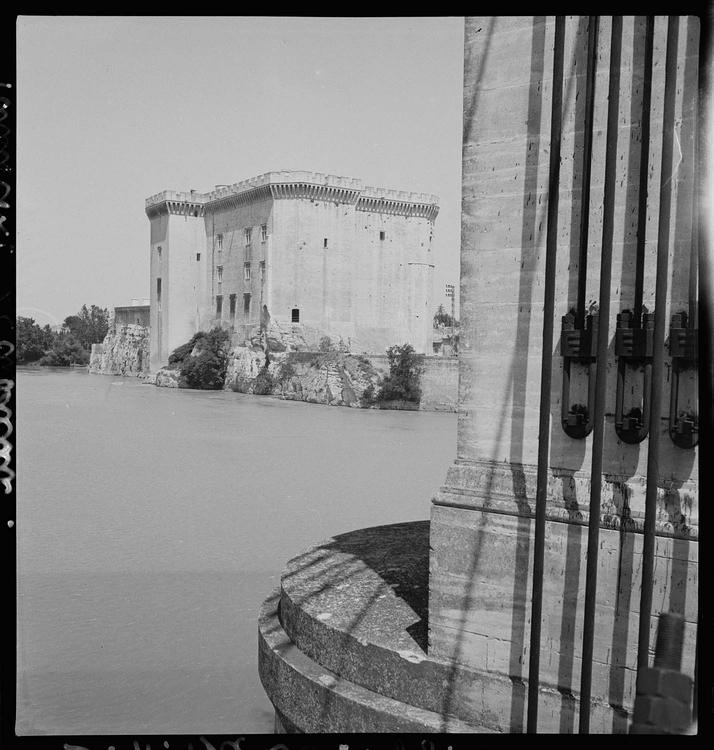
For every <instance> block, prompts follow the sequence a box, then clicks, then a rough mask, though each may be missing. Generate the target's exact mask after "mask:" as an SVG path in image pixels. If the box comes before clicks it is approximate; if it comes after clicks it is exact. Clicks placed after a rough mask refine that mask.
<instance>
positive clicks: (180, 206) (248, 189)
mask: <svg viewBox="0 0 714 750" xmlns="http://www.w3.org/2000/svg"><path fill="white" fill-rule="evenodd" d="M265 199H272V200H310V201H323V202H326V203H328V202H329V203H343V204H347V205H353V206H355V208H356V210H358V211H369V212H374V213H384V214H396V215H403V216H418V217H423V218H427V219H429V220H431V221H433V220H434V219H435V218H436V215H437V214H438V212H439V206H438V200H439V199H438V198H437V197H436V196H435V195H429V194H427V193H410V192H404V191H400V190H387V189H384V188H373V187H366V186H364V185H363V184H362V181H361V180H359V179H356V178H352V177H338V176H336V175H326V174H322V173H320V172H305V171H281V172H266V173H265V174H263V175H259V176H257V177H252V178H250V179H248V180H243V181H241V182H236V183H234V184H232V185H224V186H221V187H220V188H217V189H216V190H212V191H210V192H207V193H198V192H196V191H191V192H177V191H173V190H164V191H162V192H160V193H157V194H156V195H152V196H151V197H150V198H147V200H146V213H147V215H148V216H149V217H150V218H151V217H152V216H154V215H158V214H160V213H170V214H179V215H184V216H191V215H193V216H203V215H204V214H205V212H206V211H208V212H212V211H216V210H224V209H226V208H228V209H230V208H237V207H238V206H241V205H245V204H247V203H252V202H256V201H261V200H265Z"/></svg>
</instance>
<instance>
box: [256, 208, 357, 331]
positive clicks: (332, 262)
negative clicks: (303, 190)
mask: <svg viewBox="0 0 714 750" xmlns="http://www.w3.org/2000/svg"><path fill="white" fill-rule="evenodd" d="M354 214H355V210H354V205H350V204H349V203H343V202H339V201H329V202H328V201H326V200H322V199H314V200H310V199H308V198H291V199H277V200H276V201H275V207H274V234H273V241H272V244H271V254H272V257H271V263H270V280H271V307H270V310H269V312H270V315H271V316H272V317H274V318H276V319H277V320H279V321H281V322H284V323H290V322H291V312H292V310H293V308H297V309H299V310H300V323H306V324H307V325H310V326H313V327H315V328H322V329H324V330H326V331H329V330H330V329H331V326H332V324H333V323H337V324H344V323H352V322H353V321H354V317H353V315H354V310H353V301H352V285H353V280H352V279H351V274H350V271H351V267H352V259H353V256H354V253H355V241H354V234H355V232H354ZM325 239H327V247H325V246H324V244H325V243H324V241H325Z"/></svg>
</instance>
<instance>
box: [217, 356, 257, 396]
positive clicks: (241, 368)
mask: <svg viewBox="0 0 714 750" xmlns="http://www.w3.org/2000/svg"><path fill="white" fill-rule="evenodd" d="M265 363H266V357H265V352H264V351H263V350H262V349H258V348H256V347H248V346H236V347H234V348H233V349H232V350H231V351H230V352H229V354H228V367H227V369H226V383H225V386H224V388H225V390H229V391H236V392H237V393H253V392H254V388H255V384H256V382H257V380H258V376H259V374H260V371H261V370H262V369H263V368H264V366H265Z"/></svg>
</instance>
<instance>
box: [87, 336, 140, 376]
mask: <svg viewBox="0 0 714 750" xmlns="http://www.w3.org/2000/svg"><path fill="white" fill-rule="evenodd" d="M89 371H90V372H94V373H99V374H102V375H126V376H131V377H141V378H148V377H149V329H148V328H147V327H146V326H141V325H136V324H129V325H125V326H120V327H116V328H115V327H111V328H110V329H109V333H108V334H107V335H106V337H105V339H104V341H103V342H102V343H101V344H94V345H93V346H92V354H91V357H90V360H89Z"/></svg>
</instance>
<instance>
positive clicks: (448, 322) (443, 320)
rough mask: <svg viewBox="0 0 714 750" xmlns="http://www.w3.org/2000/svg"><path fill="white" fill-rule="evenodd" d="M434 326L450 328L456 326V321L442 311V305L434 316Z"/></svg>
mask: <svg viewBox="0 0 714 750" xmlns="http://www.w3.org/2000/svg"><path fill="white" fill-rule="evenodd" d="M434 325H435V326H447V328H451V327H452V326H454V325H458V320H456V319H455V318H452V317H451V315H449V313H447V312H446V310H444V306H443V305H439V308H438V310H437V311H436V313H435V314H434Z"/></svg>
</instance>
